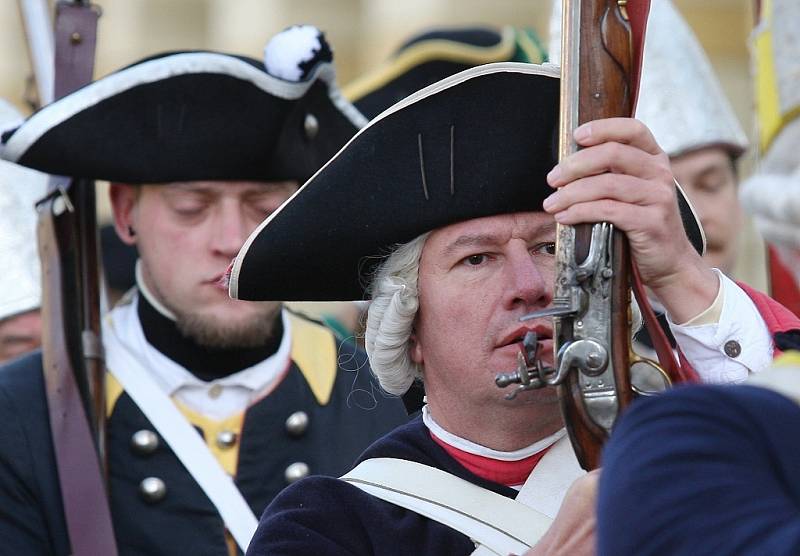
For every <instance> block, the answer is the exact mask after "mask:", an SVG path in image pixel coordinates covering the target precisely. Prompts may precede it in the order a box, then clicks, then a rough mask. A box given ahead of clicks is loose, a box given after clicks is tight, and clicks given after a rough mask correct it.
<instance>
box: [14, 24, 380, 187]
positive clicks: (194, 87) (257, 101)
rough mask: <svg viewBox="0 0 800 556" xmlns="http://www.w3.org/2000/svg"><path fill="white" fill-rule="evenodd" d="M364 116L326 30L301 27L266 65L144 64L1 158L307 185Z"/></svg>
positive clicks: (39, 125) (211, 60)
mask: <svg viewBox="0 0 800 556" xmlns="http://www.w3.org/2000/svg"><path fill="white" fill-rule="evenodd" d="M365 123H366V119H365V118H364V117H363V116H362V115H361V114H360V113H359V112H358V110H356V109H355V108H354V107H353V106H352V105H351V104H350V103H348V102H347V101H346V100H345V99H344V98H343V97H342V96H341V94H340V92H339V90H338V88H337V86H336V84H335V74H334V69H333V65H332V54H331V50H330V48H329V46H328V44H327V42H326V41H325V39H324V37H323V35H322V33H321V32H320V31H319V30H318V29H316V28H314V27H311V26H296V27H292V28H289V29H287V30H286V31H283V32H282V33H280V34H278V35H276V36H275V37H274V38H273V39H272V40H271V41H270V43H269V44H268V45H267V47H266V49H265V59H264V61H260V60H256V59H253V58H248V57H244V56H235V55H231V54H223V53H219V52H210V51H190V52H171V53H165V54H160V55H157V56H153V57H150V58H147V59H145V60H141V61H139V62H136V63H134V64H132V65H130V66H128V67H125V68H123V69H121V70H119V71H116V72H114V73H112V74H110V75H107V76H105V77H103V78H100V79H98V80H97V81H95V82H93V83H91V84H89V85H86V86H85V87H83V88H81V89H79V90H77V91H75V92H74V93H72V94H70V95H67V96H66V97H64V98H62V99H60V100H58V101H56V102H53V103H51V104H49V105H47V106H45V107H43V108H42V109H41V110H39V111H37V112H36V113H34V114H33V115H32V116H30V117H29V118H28V119H27V120H26V121H25V122H24V123H23V124H22V125H21V126H19V127H18V128H16V129H13V130H10V131H7V132H6V133H4V134H3V149H2V156H3V158H5V159H6V160H9V161H11V162H16V163H18V164H21V165H23V166H28V167H31V168H35V169H37V170H41V171H44V172H48V173H50V174H57V175H65V176H74V177H84V178H93V179H104V180H109V181H118V182H124V183H163V182H173V181H192V180H237V179H240V180H260V181H279V180H287V179H292V180H299V181H301V182H302V181H305V180H306V179H308V178H309V177H310V176H311V175H312V174H313V173H314V172H315V171H316V170H317V169H318V168H319V167H320V166H322V164H324V163H325V162H326V161H327V160H328V159H329V158H330V157H331V156H333V154H335V153H336V151H337V150H338V149H339V148H340V147H341V146H342V145H343V144H344V143H345V142H347V140H348V139H349V138H350V137H352V135H353V134H354V133H355V132H356V131H357V130H358V129H359V128H360V127H361V126H363V125H364V124H365Z"/></svg>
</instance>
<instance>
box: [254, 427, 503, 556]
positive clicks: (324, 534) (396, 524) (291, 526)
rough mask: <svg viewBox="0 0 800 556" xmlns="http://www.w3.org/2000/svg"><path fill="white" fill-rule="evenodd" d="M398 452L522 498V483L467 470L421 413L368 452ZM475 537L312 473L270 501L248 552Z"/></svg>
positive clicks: (409, 549)
mask: <svg viewBox="0 0 800 556" xmlns="http://www.w3.org/2000/svg"><path fill="white" fill-rule="evenodd" d="M378 457H391V458H399V459H406V460H411V461H416V462H419V463H424V464H426V465H430V466H432V467H437V468H439V469H443V470H444V471H447V472H449V473H451V474H453V475H455V476H457V477H460V478H462V479H465V480H467V481H469V482H471V483H474V484H476V485H478V486H480V487H483V488H486V489H489V490H491V491H494V492H497V493H499V494H502V495H504V496H507V497H509V498H514V497H515V496H516V495H517V491H515V490H514V489H512V488H509V487H506V486H504V485H500V484H497V483H493V482H490V481H486V480H484V479H481V478H480V477H478V476H476V475H474V474H473V473H471V472H469V471H467V470H466V469H465V468H464V467H462V466H461V465H460V464H459V463H458V462H456V460H454V459H453V458H452V457H450V456H449V455H448V454H447V452H445V451H444V450H443V449H442V448H441V447H440V446H439V445H438V444H436V443H435V442H434V441H433V440H432V439H431V436H430V433H429V432H428V429H427V428H426V427H425V425H424V424H423V423H422V419H421V418H419V417H418V418H416V419H414V420H413V421H412V422H410V423H408V424H407V425H405V426H403V427H400V428H398V429H397V430H395V431H394V432H392V433H391V434H389V435H387V436H385V437H384V438H382V439H380V440H379V441H377V442H376V443H375V444H373V445H372V446H371V447H370V448H369V449H368V450H367V451H366V452H365V453H364V455H363V456H362V457H361V459H362V460H363V459H369V458H378ZM473 550H475V545H474V544H473V543H472V541H470V540H469V538H468V537H466V536H465V535H463V534H461V533H459V532H458V531H455V530H453V529H451V528H449V527H447V526H445V525H442V524H440V523H438V522H436V521H433V520H430V519H428V518H426V517H422V516H420V515H419V514H416V513H414V512H412V511H409V510H406V509H404V508H401V507H399V506H395V505H394V504H390V503H388V502H384V501H382V500H379V499H378V498H375V497H373V496H371V495H369V494H367V493H365V492H363V491H362V490H360V489H358V488H357V487H354V486H352V485H350V484H348V483H345V482H344V481H340V480H338V479H334V478H329V477H309V478H308V479H304V480H302V481H299V482H297V483H295V484H293V485H291V486H290V487H289V488H287V489H286V490H284V491H283V492H282V493H281V494H280V495H279V496H278V497H277V498H276V499H275V500H274V501H273V502H272V504H270V505H269V507H268V508H267V510H266V511H265V512H264V515H263V516H262V518H261V522H260V524H259V527H258V531H257V532H256V535H255V537H254V538H253V542H252V543H251V544H250V549H249V550H248V551H247V554H248V556H267V555H269V556H295V555H298V554H315V555H317V556H345V555H347V556H371V555H373V554H374V555H380V556H395V555H396V556H401V555H402V556H408V555H411V554H420V555H422V554H426V555H427V554H436V555H443V556H444V555H453V556H462V555H464V556H465V555H468V554H471V553H472V551H473Z"/></svg>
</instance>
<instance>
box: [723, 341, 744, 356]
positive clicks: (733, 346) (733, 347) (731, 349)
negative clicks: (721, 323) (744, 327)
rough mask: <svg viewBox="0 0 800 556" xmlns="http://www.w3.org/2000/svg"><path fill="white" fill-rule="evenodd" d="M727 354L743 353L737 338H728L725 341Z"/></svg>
mask: <svg viewBox="0 0 800 556" xmlns="http://www.w3.org/2000/svg"><path fill="white" fill-rule="evenodd" d="M724 349H725V355H727V356H728V357H739V354H740V353H742V346H740V345H739V342H737V341H736V340H728V341H727V342H725V348H724Z"/></svg>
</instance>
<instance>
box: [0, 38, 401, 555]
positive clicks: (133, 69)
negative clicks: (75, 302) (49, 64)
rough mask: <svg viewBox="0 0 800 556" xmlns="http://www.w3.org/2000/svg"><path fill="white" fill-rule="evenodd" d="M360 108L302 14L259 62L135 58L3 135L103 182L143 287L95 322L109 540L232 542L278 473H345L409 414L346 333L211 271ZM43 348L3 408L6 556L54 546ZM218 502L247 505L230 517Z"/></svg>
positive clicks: (24, 150)
mask: <svg viewBox="0 0 800 556" xmlns="http://www.w3.org/2000/svg"><path fill="white" fill-rule="evenodd" d="M363 123H364V119H363V116H361V115H360V114H359V113H358V112H357V111H356V110H355V109H354V108H353V107H352V105H350V104H349V103H347V102H346V101H344V100H343V99H342V97H341V95H340V94H339V92H338V90H337V88H336V85H335V82H334V74H333V66H332V55H331V51H330V48H329V47H328V45H327V43H326V42H325V40H324V38H323V36H322V34H321V33H320V32H319V31H318V30H317V29H315V28H313V27H308V26H304V27H294V28H291V29H288V30H287V31H285V32H283V33H281V34H279V35H277V36H276V37H275V38H273V40H272V41H271V42H270V44H269V45H268V46H267V48H266V50H265V60H264V62H263V63H262V62H260V61H258V60H253V59H250V58H245V57H241V56H232V55H227V54H221V53H215V52H202V51H200V52H178V53H170V54H164V55H160V56H154V57H152V58H149V59H146V60H143V61H141V62H138V63H135V64H133V65H130V66H128V67H126V68H124V69H122V70H120V71H118V72H116V73H113V74H111V75H109V76H107V77H104V78H102V79H100V80H98V81H96V82H95V83H92V84H90V85H88V86H86V87H84V88H82V89H80V90H78V91H76V92H75V93H73V94H71V95H69V96H67V97H64V98H63V99H61V100H59V101H57V102H55V103H53V104H51V105H49V106H47V107H45V108H43V109H42V110H40V111H39V112H37V113H36V114H34V115H33V116H31V117H30V118H29V119H28V120H27V121H26V122H24V123H23V124H22V125H21V126H20V127H19V128H17V129H16V130H14V131H13V133H10V134H7V135H6V136H5V139H6V141H5V145H4V151H3V155H4V157H5V158H6V159H8V160H11V161H14V162H17V163H19V164H22V165H27V166H31V167H35V168H37V169H40V170H42V171H45V172H50V173H55V174H59V175H71V176H84V177H91V178H98V179H106V180H109V181H111V182H112V183H111V190H110V192H111V204H112V208H113V213H114V223H115V226H116V230H117V233H118V234H119V235H120V237H121V238H122V240H123V241H124V242H126V243H128V244H135V245H136V246H137V248H138V250H139V254H140V260H139V262H138V265H137V272H136V274H137V277H136V282H137V288H136V289H135V290H133V291H131V292H130V293H129V294H128V295H127V296H126V297H125V298H124V299H123V300H122V301H121V302H120V303H119V304H118V305H117V306H116V307H115V308H114V309H113V310H112V311H111V312H110V314H109V315H108V316H107V317H106V318H105V319H104V328H103V341H104V348H105V355H106V365H107V368H108V371H109V376H108V380H107V400H108V403H107V438H108V442H107V454H108V456H107V459H108V475H109V478H108V484H109V493H110V497H111V499H110V505H111V511H112V515H113V522H114V531H115V536H116V540H117V544H118V548H119V552H120V554H133V553H136V554H171V555H174V554H190V553H197V554H199V553H203V554H227V553H229V551H232V552H234V553H235V552H236V551H237V547H236V545H238V548H239V549H240V551H243V550H244V549H245V547H246V545H247V542H248V541H249V537H247V536H246V535H242V536H237V533H236V532H234V527H238V526H239V525H240V524H241V523H245V522H250V521H249V520H252V521H251V522H252V523H253V527H252V529H251V531H250V534H252V530H253V529H254V528H255V523H256V518H255V517H254V515H259V514H260V513H261V511H262V510H263V509H264V508H265V507H266V505H267V504H268V503H269V501H270V500H271V499H272V498H273V497H274V496H275V495H276V494H277V493H278V492H279V491H280V490H281V489H282V488H284V487H285V486H286V485H287V484H288V483H291V482H292V481H296V480H298V479H300V478H302V477H304V476H306V475H308V474H331V475H334V474H340V473H342V472H344V471H345V470H346V469H347V468H348V467H349V466H350V465H351V464H352V462H353V460H354V459H355V457H356V456H357V455H358V454H359V453H360V452H361V451H362V450H363V449H364V448H365V447H366V446H367V445H368V444H369V443H370V442H371V441H372V440H374V439H375V438H377V437H379V436H380V435H382V434H384V433H385V432H386V431H388V430H391V429H392V428H393V427H395V426H396V425H398V424H400V423H402V422H405V420H406V419H407V418H406V414H405V411H404V409H403V407H402V404H401V403H400V401H399V400H396V399H391V397H388V396H385V395H382V394H381V392H380V390H379V388H378V387H377V385H376V384H374V383H373V381H372V378H371V375H370V373H369V372H368V371H367V369H366V361H365V359H366V357H365V356H364V355H363V353H362V352H360V351H358V350H357V349H356V348H355V347H354V346H353V345H352V344H349V343H346V342H342V341H341V340H339V339H337V338H336V337H335V336H334V334H333V333H332V332H331V331H330V330H329V329H327V328H325V327H322V326H320V325H318V324H316V323H314V322H311V321H308V320H306V319H304V318H301V317H299V316H297V315H294V314H292V313H290V312H287V311H285V310H282V308H281V305H280V304H279V303H276V302H268V303H244V302H238V301H233V300H231V299H230V298H229V297H228V294H227V291H226V289H225V288H224V287H222V286H221V285H220V283H219V282H220V278H221V277H222V276H223V275H224V273H225V270H226V268H227V266H228V265H229V264H230V261H231V259H232V258H233V257H234V256H235V255H236V253H237V251H238V250H239V248H240V247H241V245H242V243H243V241H244V240H245V239H246V238H247V236H248V235H249V234H250V233H251V232H252V231H253V229H254V228H255V227H256V226H257V224H258V223H259V222H260V221H261V220H262V219H263V218H264V217H265V216H267V215H269V214H270V213H271V212H272V211H274V210H275V209H276V208H277V207H278V206H279V205H280V204H281V203H283V202H284V201H285V200H286V199H287V198H288V197H289V196H290V195H291V194H293V193H294V192H295V191H296V190H297V187H298V184H299V183H300V182H302V181H304V180H305V179H307V178H308V177H309V176H311V175H312V174H313V173H314V172H315V171H316V170H317V169H318V168H319V167H320V166H321V165H322V164H323V163H324V162H325V161H326V160H327V159H328V158H329V157H330V156H332V155H333V154H334V153H335V152H336V151H337V150H338V149H339V148H340V147H341V145H343V144H344V143H345V142H346V140H347V139H348V138H350V137H351V136H352V135H353V133H355V132H356V130H357V129H358V128H359V127H360V126H361V125H362V124H363ZM315 217H316V215H311V213H310V214H309V215H305V216H304V217H303V219H313V218H315ZM298 248H302V246H298ZM324 273H325V269H324V267H320V268H317V269H315V271H314V274H315V276H314V277H313V278H311V277H310V276H309V277H308V278H309V279H313V280H323V279H324ZM40 361H41V360H40V357H39V356H38V355H37V356H35V357H31V358H28V359H24V360H22V361H20V363H19V364H17V365H15V366H14V367H11V368H8V369H5V370H4V372H3V373H2V379H1V380H2V381H1V382H0V391H1V392H2V393H3V396H4V397H3V399H4V402H3V403H2V404H0V406H1V407H2V409H0V411H1V412H2V417H0V418H2V419H3V420H4V421H5V422H17V423H18V424H17V426H16V428H15V429H14V433H13V434H12V433H9V434H8V435H4V436H3V437H2V439H0V462H2V463H0V468H2V471H0V538H2V539H3V543H4V550H8V551H9V552H13V553H16V554H43V553H47V554H59V555H65V554H69V553H70V545H69V540H68V538H67V536H66V532H65V525H64V516H63V513H62V510H61V508H60V499H59V491H58V483H57V479H56V476H55V470H54V466H53V463H52V459H53V455H52V452H51V449H50V447H49V445H48V444H47V438H48V435H49V432H48V427H47V423H48V419H47V412H46V409H45V405H44V395H43V392H42V385H41V362H40ZM6 399H7V400H8V403H6V401H5V400H6ZM21 416H24V418H23V417H21ZM195 429H196V430H199V431H200V432H201V434H202V439H201V440H200V442H197V440H198V436H197V435H196V430H195ZM25 438H33V439H34V441H33V442H32V443H31V442H28V441H25ZM229 477H233V478H234V481H230V480H229ZM221 479H222V480H221ZM226 485H230V488H228V487H226ZM234 485H235V486H234ZM220 489H224V490H220ZM242 500H243V502H242ZM230 501H233V502H234V503H237V504H239V507H243V508H244V509H246V510H248V511H249V516H246V515H230V514H226V510H225V508H229V507H231V504H230V503H229V502H230ZM237 501H238V502H237ZM245 518H247V520H248V521H245ZM227 531H230V534H231V535H233V539H231V537H230V536H229V535H228V532H227ZM237 531H241V528H240V529H237ZM246 532H247V531H244V533H246ZM233 540H235V542H236V545H234V544H233Z"/></svg>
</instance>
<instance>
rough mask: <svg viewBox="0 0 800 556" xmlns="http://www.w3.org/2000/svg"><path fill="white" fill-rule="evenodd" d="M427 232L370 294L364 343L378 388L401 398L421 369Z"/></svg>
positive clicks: (634, 307)
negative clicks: (416, 356)
mask: <svg viewBox="0 0 800 556" xmlns="http://www.w3.org/2000/svg"><path fill="white" fill-rule="evenodd" d="M429 235H430V232H428V233H425V234H422V235H421V236H418V237H416V238H415V239H413V240H411V241H410V242H408V243H404V244H403V245H400V246H399V247H398V248H397V249H396V250H395V251H394V252H393V253H392V254H391V255H390V256H389V257H388V258H387V259H386V260H385V261H384V262H383V263H382V264H381V265H380V267H378V270H377V271H376V273H375V277H374V279H373V280H372V284H371V285H370V288H369V293H370V296H371V298H372V303H371V304H370V306H369V310H368V311H367V327H366V331H365V333H364V343H365V347H366V350H367V355H368V356H369V363H370V366H371V367H372V371H373V373H375V376H376V377H377V378H378V382H380V385H381V387H382V388H383V389H384V390H385V391H386V392H388V393H390V394H395V395H398V396H402V395H403V394H405V393H406V391H408V389H409V388H410V387H411V384H412V383H413V382H414V380H415V379H417V378H422V369H421V368H420V366H419V365H417V364H416V363H414V362H413V361H412V360H411V356H410V352H411V343H410V340H411V334H412V333H413V331H414V319H415V318H416V316H417V310H418V309H419V289H418V280H419V261H420V257H421V256H422V248H423V247H424V245H425V241H426V240H427V239H428V236H429ZM631 313H632V321H633V322H632V325H631V336H633V334H635V333H636V332H637V331H638V330H639V329H640V328H641V326H642V313H641V310H640V309H639V305H638V303H636V300H635V299H634V298H633V297H631Z"/></svg>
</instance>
